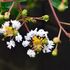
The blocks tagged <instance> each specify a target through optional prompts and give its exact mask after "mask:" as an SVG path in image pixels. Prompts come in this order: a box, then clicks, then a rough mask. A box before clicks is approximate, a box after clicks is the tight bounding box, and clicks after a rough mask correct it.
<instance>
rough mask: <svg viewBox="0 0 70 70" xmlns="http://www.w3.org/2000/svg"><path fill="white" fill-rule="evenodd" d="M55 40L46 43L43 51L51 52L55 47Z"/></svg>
mask: <svg viewBox="0 0 70 70" xmlns="http://www.w3.org/2000/svg"><path fill="white" fill-rule="evenodd" d="M53 45H54V44H53V41H50V40H49V41H48V45H44V48H43V53H49V52H51V50H52V48H54V46H53Z"/></svg>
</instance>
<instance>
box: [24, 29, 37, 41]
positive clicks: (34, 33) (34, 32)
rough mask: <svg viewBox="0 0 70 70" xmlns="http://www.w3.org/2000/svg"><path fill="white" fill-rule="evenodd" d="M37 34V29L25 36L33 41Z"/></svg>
mask: <svg viewBox="0 0 70 70" xmlns="http://www.w3.org/2000/svg"><path fill="white" fill-rule="evenodd" d="M36 34H37V28H36V29H35V30H34V31H33V30H31V31H30V32H29V33H27V36H25V39H26V40H31V38H32V37H33V36H34V35H36Z"/></svg>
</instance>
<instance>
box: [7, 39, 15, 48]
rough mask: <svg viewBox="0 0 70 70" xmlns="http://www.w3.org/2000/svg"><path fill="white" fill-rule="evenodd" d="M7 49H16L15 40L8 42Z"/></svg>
mask: <svg viewBox="0 0 70 70" xmlns="http://www.w3.org/2000/svg"><path fill="white" fill-rule="evenodd" d="M7 47H8V48H9V49H11V48H12V47H15V42H14V41H13V40H10V42H7Z"/></svg>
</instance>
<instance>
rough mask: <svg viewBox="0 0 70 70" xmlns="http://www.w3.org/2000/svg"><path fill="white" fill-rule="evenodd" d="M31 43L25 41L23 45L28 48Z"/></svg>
mask: <svg viewBox="0 0 70 70" xmlns="http://www.w3.org/2000/svg"><path fill="white" fill-rule="evenodd" d="M29 43H30V42H29V41H23V42H22V45H23V46H24V47H27V46H28V45H29Z"/></svg>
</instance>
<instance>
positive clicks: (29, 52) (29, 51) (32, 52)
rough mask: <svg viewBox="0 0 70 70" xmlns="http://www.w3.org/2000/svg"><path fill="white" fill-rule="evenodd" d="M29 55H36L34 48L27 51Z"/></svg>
mask: <svg viewBox="0 0 70 70" xmlns="http://www.w3.org/2000/svg"><path fill="white" fill-rule="evenodd" d="M27 55H29V56H30V57H35V55H36V53H35V51H34V50H31V49H29V50H28V51H27Z"/></svg>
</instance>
